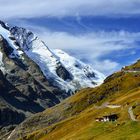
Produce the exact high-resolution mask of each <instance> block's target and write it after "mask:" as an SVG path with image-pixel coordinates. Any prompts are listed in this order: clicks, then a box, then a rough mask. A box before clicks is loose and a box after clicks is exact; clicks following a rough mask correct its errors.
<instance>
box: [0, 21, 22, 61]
mask: <svg viewBox="0 0 140 140" xmlns="http://www.w3.org/2000/svg"><path fill="white" fill-rule="evenodd" d="M0 34H1V35H2V37H3V38H5V39H6V40H7V41H8V43H9V45H10V47H12V48H13V53H12V54H11V55H10V57H11V58H14V57H19V58H20V57H21V55H22V54H23V51H21V50H18V49H19V47H18V46H16V45H15V44H14V41H13V40H11V39H10V38H9V37H10V36H11V35H10V32H9V31H8V30H7V29H5V28H3V27H2V26H1V24H0Z"/></svg>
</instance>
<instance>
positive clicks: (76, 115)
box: [10, 61, 140, 140]
mask: <svg viewBox="0 0 140 140" xmlns="http://www.w3.org/2000/svg"><path fill="white" fill-rule="evenodd" d="M139 94H140V61H137V62H136V63H135V64H133V65H130V66H126V67H124V68H122V70H121V71H118V72H116V73H114V74H112V75H110V76H108V77H107V78H106V79H105V81H104V83H103V84H102V85H100V86H98V87H96V88H86V89H83V90H81V91H80V92H78V93H77V94H75V95H73V96H72V97H70V98H68V99H66V100H64V101H63V102H62V103H60V104H59V105H57V106H54V107H52V108H49V109H48V110H45V111H44V112H41V113H38V114H36V115H34V116H32V117H30V118H28V119H27V120H25V121H24V122H23V123H21V124H20V125H19V126H18V127H17V128H16V129H15V132H13V133H12V135H11V137H10V140H14V139H18V138H19V137H20V138H21V139H24V140H32V139H33V140H46V139H47V140H52V139H56V140H60V139H72V140H75V139H93V138H94V139H95V140H100V139H103V138H107V140H112V139H114V140H118V139H134V138H136V139H139V135H140V132H139V129H140V123H139V121H140V112H139V109H140V98H139ZM112 115H113V116H117V119H116V120H115V122H114V123H112V122H106V123H105V122H97V121H96V120H97V118H99V119H100V118H104V117H110V116H112ZM108 121H109V120H108ZM35 126H36V127H35ZM25 128H26V129H25ZM125 130H128V131H125ZM114 135H115V136H116V137H115V138H114Z"/></svg>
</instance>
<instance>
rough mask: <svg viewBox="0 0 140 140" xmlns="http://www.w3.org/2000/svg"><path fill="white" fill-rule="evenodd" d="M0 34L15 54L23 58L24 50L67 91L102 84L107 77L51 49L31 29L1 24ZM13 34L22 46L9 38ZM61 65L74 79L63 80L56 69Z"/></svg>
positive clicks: (48, 76)
mask: <svg viewBox="0 0 140 140" xmlns="http://www.w3.org/2000/svg"><path fill="white" fill-rule="evenodd" d="M0 34H2V36H3V37H4V38H5V39H6V40H7V41H8V43H9V45H10V46H11V47H12V48H13V49H14V51H13V56H18V57H19V58H21V57H22V54H23V52H24V53H26V54H27V55H28V56H29V58H31V59H32V60H33V61H34V62H35V63H36V64H38V66H39V67H40V69H41V70H42V72H43V73H44V75H45V76H46V78H47V79H51V80H53V82H54V84H55V85H57V86H59V87H60V88H61V89H64V90H65V91H69V90H71V91H75V90H77V89H78V90H79V89H81V88H86V87H95V86H97V85H100V84H101V83H102V82H103V80H104V79H105V77H104V75H103V74H101V73H99V72H98V71H96V70H93V68H92V67H91V66H90V65H87V64H85V63H83V62H81V61H80V60H78V59H76V58H74V57H72V56H69V55H68V54H67V53H65V52H64V51H62V50H58V49H56V50H50V49H49V48H48V47H47V46H46V44H45V43H44V42H43V41H42V40H40V39H39V38H38V37H37V36H35V35H34V34H33V33H32V32H30V31H29V30H26V29H23V28H19V27H13V28H10V31H8V30H6V29H5V28H3V27H2V26H0ZM11 35H12V36H13V37H14V38H15V39H16V41H17V42H18V43H19V45H20V47H18V46H16V45H15V44H14V41H13V40H11V39H10V38H9V36H11ZM20 49H22V51H20ZM10 57H12V56H10ZM59 66H62V67H64V68H65V69H66V70H67V71H68V72H69V73H70V75H71V76H72V80H63V79H62V78H61V77H59V76H58V74H57V73H56V70H57V68H58V67H59Z"/></svg>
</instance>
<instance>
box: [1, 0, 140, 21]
mask: <svg viewBox="0 0 140 140" xmlns="http://www.w3.org/2000/svg"><path fill="white" fill-rule="evenodd" d="M139 7H140V1H139V0H108V1H106V0H28V1H21V0H12V1H9V0H0V17H1V18H2V19H7V18H8V19H9V18H30V17H40V16H57V17H61V16H77V15H80V16H82V15H94V16H99V15H103V16H104V15H106V16H112V15H133V14H140V8H139Z"/></svg>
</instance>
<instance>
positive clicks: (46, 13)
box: [0, 0, 140, 75]
mask: <svg viewBox="0 0 140 140" xmlns="http://www.w3.org/2000/svg"><path fill="white" fill-rule="evenodd" d="M0 16H1V20H4V21H7V22H8V23H9V24H12V25H18V26H22V27H26V28H28V29H30V30H32V31H33V32H35V33H36V34H37V35H38V36H39V37H40V38H42V39H43V40H44V41H45V42H46V44H47V45H48V46H49V48H50V49H54V48H57V49H63V50H65V51H66V52H68V53H69V54H71V55H73V56H75V57H77V58H79V59H81V60H82V61H84V62H86V63H89V64H91V65H92V66H93V68H95V69H97V70H99V71H101V72H103V73H104V74H106V75H109V74H111V73H112V72H114V71H117V70H119V69H121V67H122V66H124V65H128V64H131V63H133V62H135V61H136V60H137V59H139V56H140V55H139V51H140V26H139V25H140V0H131V1H130V0H108V1H106V0H45V1H44V0H30V1H21V0H12V1H8V0H0Z"/></svg>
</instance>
